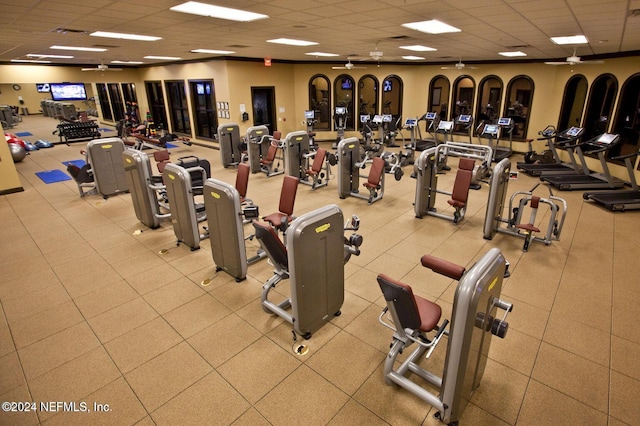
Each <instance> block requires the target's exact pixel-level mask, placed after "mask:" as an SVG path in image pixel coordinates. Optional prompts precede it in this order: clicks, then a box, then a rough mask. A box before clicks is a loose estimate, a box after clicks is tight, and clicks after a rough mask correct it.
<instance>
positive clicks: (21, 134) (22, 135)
mask: <svg viewBox="0 0 640 426" xmlns="http://www.w3.org/2000/svg"><path fill="white" fill-rule="evenodd" d="M16 136H19V137H21V138H22V137H24V136H33V133H31V132H20V133H16Z"/></svg>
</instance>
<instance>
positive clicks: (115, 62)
mask: <svg viewBox="0 0 640 426" xmlns="http://www.w3.org/2000/svg"><path fill="white" fill-rule="evenodd" d="M111 63H112V64H120V65H140V64H144V62H142V61H111Z"/></svg>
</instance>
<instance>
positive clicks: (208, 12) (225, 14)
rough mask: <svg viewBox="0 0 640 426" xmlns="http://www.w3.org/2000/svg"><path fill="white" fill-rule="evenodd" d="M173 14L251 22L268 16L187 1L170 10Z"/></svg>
mask: <svg viewBox="0 0 640 426" xmlns="http://www.w3.org/2000/svg"><path fill="white" fill-rule="evenodd" d="M170 10H173V11H174V12H182V13H190V14H192V15H200V16H210V17H212V18H218V19H227V20H229V21H239V22H251V21H255V20H258V19H265V18H268V17H269V16H268V15H263V14H261V13H253V12H247V11H245V10H239V9H232V8H229V7H222V6H214V5H212V4H205V3H199V2H197V1H188V2H186V3H182V4H179V5H177V6H174V7H172V8H170Z"/></svg>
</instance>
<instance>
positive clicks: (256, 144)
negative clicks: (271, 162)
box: [246, 126, 271, 173]
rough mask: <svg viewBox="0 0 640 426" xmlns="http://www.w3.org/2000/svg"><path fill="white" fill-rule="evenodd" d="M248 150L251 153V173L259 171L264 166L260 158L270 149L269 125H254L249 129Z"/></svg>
mask: <svg viewBox="0 0 640 426" xmlns="http://www.w3.org/2000/svg"><path fill="white" fill-rule="evenodd" d="M246 138H247V151H248V155H249V167H250V168H251V173H258V172H259V171H260V170H261V169H262V166H261V165H260V160H261V159H262V157H264V156H265V155H267V151H268V149H269V142H271V136H269V129H268V128H267V126H253V127H249V128H248V129H247V136H246Z"/></svg>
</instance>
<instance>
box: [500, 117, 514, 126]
mask: <svg viewBox="0 0 640 426" xmlns="http://www.w3.org/2000/svg"><path fill="white" fill-rule="evenodd" d="M498 125H499V126H504V127H509V126H511V118H509V117H501V118H498Z"/></svg>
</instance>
